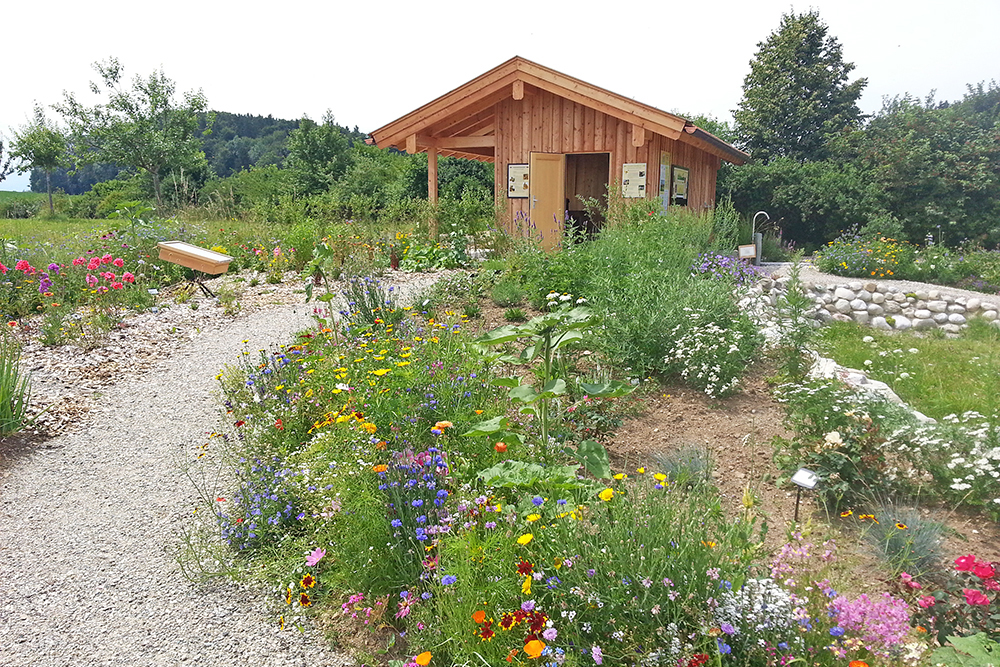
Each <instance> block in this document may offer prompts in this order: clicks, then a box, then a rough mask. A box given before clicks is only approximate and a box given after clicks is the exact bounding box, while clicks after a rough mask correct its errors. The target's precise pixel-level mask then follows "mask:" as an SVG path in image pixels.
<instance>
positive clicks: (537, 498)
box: [531, 496, 545, 507]
mask: <svg viewBox="0 0 1000 667" xmlns="http://www.w3.org/2000/svg"><path fill="white" fill-rule="evenodd" d="M544 502H545V499H544V498H542V497H541V496H535V497H534V498H532V499H531V504H532V505H534V506H535V507H541V506H542V503H544Z"/></svg>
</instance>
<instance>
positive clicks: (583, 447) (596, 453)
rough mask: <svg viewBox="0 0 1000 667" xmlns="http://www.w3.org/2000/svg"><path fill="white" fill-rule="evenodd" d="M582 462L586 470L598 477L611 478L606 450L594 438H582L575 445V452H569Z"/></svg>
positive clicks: (609, 462)
mask: <svg viewBox="0 0 1000 667" xmlns="http://www.w3.org/2000/svg"><path fill="white" fill-rule="evenodd" d="M569 453H570V454H572V455H573V457H574V458H575V459H576V460H577V461H579V462H580V463H582V464H583V467H584V468H586V469H587V471H588V472H589V473H590V474H591V475H593V476H594V477H596V478H598V479H611V461H610V460H609V459H608V450H606V449H605V448H604V445H602V444H601V443H599V442H597V441H595V440H584V441H583V442H581V443H580V444H579V445H577V446H576V451H575V452H569Z"/></svg>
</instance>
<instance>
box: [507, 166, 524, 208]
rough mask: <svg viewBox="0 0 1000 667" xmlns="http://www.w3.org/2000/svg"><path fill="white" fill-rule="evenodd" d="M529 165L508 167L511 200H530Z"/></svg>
mask: <svg viewBox="0 0 1000 667" xmlns="http://www.w3.org/2000/svg"><path fill="white" fill-rule="evenodd" d="M528 191H529V188H528V165H526V164H508V165H507V197H508V198H509V199H527V198H528Z"/></svg>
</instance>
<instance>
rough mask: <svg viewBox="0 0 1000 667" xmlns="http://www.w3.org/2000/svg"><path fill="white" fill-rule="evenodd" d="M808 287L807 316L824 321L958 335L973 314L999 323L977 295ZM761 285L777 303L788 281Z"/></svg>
mask: <svg viewBox="0 0 1000 667" xmlns="http://www.w3.org/2000/svg"><path fill="white" fill-rule="evenodd" d="M805 287H806V289H807V290H808V293H809V296H811V297H812V298H813V301H814V305H813V307H812V308H811V309H810V310H809V312H808V313H807V315H808V317H810V318H812V319H814V320H816V321H817V322H818V323H820V324H824V323H826V322H832V321H840V322H852V321H853V322H857V323H858V324H865V325H868V326H870V327H872V328H874V329H882V330H884V331H891V330H896V331H903V330H906V329H916V330H928V329H935V328H938V329H941V330H942V331H944V332H945V333H948V334H958V333H960V332H961V331H962V329H963V328H965V327H967V326H968V321H969V319H970V318H972V317H981V318H983V319H984V320H986V321H988V322H990V323H991V324H992V325H993V326H996V327H998V328H1000V305H998V304H997V303H996V302H994V301H988V300H986V301H984V300H983V299H980V298H977V297H971V298H969V297H965V296H955V295H953V294H948V293H947V292H943V291H941V290H938V289H930V290H917V291H915V292H904V291H903V290H901V289H900V288H899V287H897V286H895V285H885V284H882V283H876V282H867V283H862V282H850V283H843V284H839V285H837V284H822V283H812V284H806V285H805ZM759 289H760V290H761V292H762V293H763V294H765V295H766V296H767V299H768V300H769V301H771V303H772V304H776V303H777V300H778V298H779V297H780V296H781V294H782V293H783V292H784V291H785V289H786V285H785V282H784V281H781V280H773V279H771V278H765V279H764V280H762V281H761V283H760V285H759ZM987 298H989V297H987Z"/></svg>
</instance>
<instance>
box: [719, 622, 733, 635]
mask: <svg viewBox="0 0 1000 667" xmlns="http://www.w3.org/2000/svg"><path fill="white" fill-rule="evenodd" d="M719 629H720V630H722V631H723V632H725V633H726V634H727V635H734V634H736V628H734V627H733V626H731V625H730V624H729V623H723V624H722V625H720V626H719Z"/></svg>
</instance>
